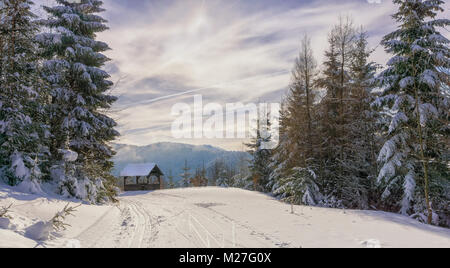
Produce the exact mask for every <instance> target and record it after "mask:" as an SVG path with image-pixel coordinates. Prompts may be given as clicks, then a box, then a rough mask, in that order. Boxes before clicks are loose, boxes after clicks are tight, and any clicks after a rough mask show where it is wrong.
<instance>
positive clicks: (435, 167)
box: [375, 0, 450, 224]
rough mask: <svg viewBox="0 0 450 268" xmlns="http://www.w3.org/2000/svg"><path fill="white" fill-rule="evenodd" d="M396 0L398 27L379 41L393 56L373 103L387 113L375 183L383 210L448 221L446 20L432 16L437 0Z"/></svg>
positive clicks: (449, 130)
mask: <svg viewBox="0 0 450 268" xmlns="http://www.w3.org/2000/svg"><path fill="white" fill-rule="evenodd" d="M394 3H395V4H397V5H398V6H399V9H398V11H397V13H395V14H394V15H393V18H394V19H395V20H396V21H397V23H398V24H399V26H398V29H397V30H395V31H394V32H392V33H390V34H388V35H386V36H385V37H384V39H383V41H382V44H383V45H384V46H385V48H386V51H387V52H388V53H391V54H393V57H392V58H391V59H390V60H389V62H388V63H387V66H388V67H387V69H386V70H385V71H384V72H383V73H382V74H381V75H380V81H381V83H382V85H383V88H384V92H383V96H382V97H380V98H379V99H378V100H377V102H376V103H375V105H376V106H377V107H379V108H380V111H381V112H383V113H384V114H385V115H386V116H388V117H389V118H390V120H389V121H388V123H387V124H386V125H385V126H384V129H383V134H384V136H385V139H386V142H385V144H384V146H383V148H382V149H381V152H380V154H379V158H378V160H379V162H380V163H381V164H382V168H381V171H380V173H379V176H378V184H379V187H380V189H381V190H382V191H383V195H382V198H383V204H384V206H385V207H386V209H389V210H393V211H395V210H400V212H401V213H402V214H404V215H412V216H413V217H417V218H419V219H422V220H423V221H425V222H428V223H429V224H431V223H432V222H434V223H442V222H446V221H447V222H448V217H449V215H448V213H447V214H446V213H445V210H447V209H448V207H449V196H450V194H449V190H448V189H449V183H450V182H449V179H448V178H449V177H450V174H449V169H448V164H449V159H448V150H449V147H448V135H449V133H450V128H449V123H448V122H449V117H450V106H449V95H448V92H447V93H445V92H444V91H445V90H444V88H445V87H444V84H445V79H448V72H447V73H446V72H445V70H448V68H449V63H450V61H449V54H450V53H449V47H448V45H449V40H448V39H446V38H445V37H443V36H442V35H441V34H440V32H439V31H438V28H441V27H446V26H448V25H449V24H450V20H448V19H437V18H436V17H437V15H438V13H439V12H443V11H444V9H443V8H442V5H443V4H444V2H443V1H440V0H429V1H421V0H414V1H412V0H409V1H404V0H394ZM447 81H448V80H447ZM447 89H448V87H447ZM446 151H447V153H446ZM446 218H447V219H446Z"/></svg>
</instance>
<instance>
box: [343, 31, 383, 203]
mask: <svg viewBox="0 0 450 268" xmlns="http://www.w3.org/2000/svg"><path fill="white" fill-rule="evenodd" d="M370 54H371V51H370V50H369V49H368V43H367V34H366V33H365V32H364V31H363V30H361V31H360V32H359V33H357V34H356V37H355V42H354V47H353V51H352V58H351V62H350V64H349V68H348V73H349V76H350V84H349V92H348V93H347V97H346V99H347V101H346V107H347V112H346V114H345V117H346V124H345V125H344V126H343V127H344V128H345V129H346V132H345V134H344V137H345V143H344V144H345V146H344V150H343V151H344V161H343V163H341V165H342V167H341V170H342V171H343V173H344V176H345V184H343V189H342V191H341V192H342V196H340V199H342V200H343V203H344V205H345V206H346V207H350V208H360V209H368V208H369V206H370V205H372V204H373V203H374V199H376V197H375V196H374V194H373V191H372V190H373V189H374V184H373V181H374V178H375V177H376V176H377V165H376V154H377V150H378V144H377V137H376V131H377V130H376V125H375V119H376V113H375V111H373V110H372V109H371V106H370V104H371V102H372V101H373V100H374V98H375V96H374V94H373V93H372V91H373V90H374V88H375V73H376V70H377V65H376V64H375V63H373V62H369V60H368V59H369V56H370ZM342 179H344V178H342Z"/></svg>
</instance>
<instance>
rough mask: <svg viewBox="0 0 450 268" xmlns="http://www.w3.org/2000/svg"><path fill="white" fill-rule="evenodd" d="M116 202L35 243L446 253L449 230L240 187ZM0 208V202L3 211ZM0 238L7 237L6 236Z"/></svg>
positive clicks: (46, 207)
mask: <svg viewBox="0 0 450 268" xmlns="http://www.w3.org/2000/svg"><path fill="white" fill-rule="evenodd" d="M1 191H2V189H1V188H0V193H1ZM119 200H120V204H118V205H117V206H100V207H96V206H82V207H80V208H79V211H77V212H76V213H75V215H76V216H75V217H70V218H68V223H69V224H70V225H71V226H72V227H69V228H68V230H67V231H64V232H62V233H61V234H59V235H57V236H54V237H52V239H51V240H50V241H47V242H46V243H38V244H37V245H39V246H45V247H70V246H76V247H85V248H105V247H117V248H159V247H169V248H171V247H172V248H205V247H213V248H220V247H226V248H231V247H233V246H235V247H243V248H246V247H247V248H273V247H294V248H296V247H297V248H298V247H424V246H425V247H450V230H448V229H443V228H437V227H431V226H426V225H423V224H420V223H418V222H415V221H413V220H411V219H409V218H406V217H403V216H400V215H396V214H391V213H384V212H373V211H343V210H334V209H324V208H309V207H302V206H296V207H295V209H294V210H295V213H294V214H291V208H290V205H288V204H284V203H281V202H279V201H277V200H275V199H273V198H271V197H269V196H267V195H263V194H260V193H255V192H248V191H244V190H239V189H222V188H194V189H175V190H163V191H155V192H134V193H125V194H123V195H122V196H120V198H119ZM7 201H8V202H11V201H15V202H17V204H16V205H15V206H14V210H15V212H17V213H18V214H17V217H18V218H20V219H22V220H23V219H24V218H26V217H28V218H29V219H31V218H33V219H35V218H39V216H40V217H41V218H42V214H45V217H44V219H45V218H48V217H49V216H51V215H53V213H54V212H55V211H58V210H59V209H60V207H61V206H63V205H64V204H65V203H64V201H62V200H56V199H52V200H50V199H45V198H36V200H33V201H20V200H13V199H8V200H7ZM4 202H5V200H2V199H0V205H4V204H5V203H4ZM36 209H39V211H35V210H36ZM30 213H31V214H30ZM33 213H35V214H33ZM23 222H25V223H26V220H25V221H24V220H23ZM30 222H31V220H30ZM0 231H1V230H0ZM4 232H11V235H9V233H4ZM4 232H3V234H4V235H5V237H15V236H17V234H20V230H19V231H16V232H15V233H16V234H14V235H13V233H12V231H4ZM1 234H2V232H0V235H1ZM6 234H8V235H6ZM0 240H1V239H0ZM26 242H27V243H25V242H23V245H24V247H29V245H30V244H33V243H31V242H34V241H32V240H29V241H26ZM5 243H6V244H5ZM34 243H36V242H34ZM5 245H6V246H7V245H8V244H7V241H0V247H2V246H5ZM11 245H17V241H14V243H13V241H11Z"/></svg>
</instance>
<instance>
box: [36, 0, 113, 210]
mask: <svg viewBox="0 0 450 268" xmlns="http://www.w3.org/2000/svg"><path fill="white" fill-rule="evenodd" d="M56 2H57V5H56V6H53V7H44V9H45V11H46V12H47V13H48V15H49V18H48V19H47V20H44V21H43V22H42V24H43V25H44V26H46V27H47V28H48V29H50V30H51V33H44V34H41V35H39V36H38V41H39V43H40V44H41V46H42V48H44V49H45V52H44V53H43V56H44V57H45V58H46V61H45V62H44V67H43V69H44V70H43V76H44V78H45V80H46V81H48V83H49V84H50V85H51V97H52V99H51V104H50V105H49V114H50V125H51V130H52V137H51V143H50V152H51V154H52V167H51V173H52V178H53V179H54V180H55V182H56V183H58V185H59V192H60V193H61V194H63V195H67V196H74V197H76V198H79V199H84V200H88V201H91V202H103V201H107V200H110V199H111V198H113V197H114V195H115V193H116V188H115V186H114V178H113V177H112V175H110V171H111V168H112V166H113V163H112V161H111V160H110V159H111V157H112V156H113V155H114V152H113V150H112V148H111V146H110V145H109V142H110V141H112V140H114V139H115V137H117V136H118V135H119V134H118V133H117V131H115V130H114V127H115V126H116V123H115V122H114V120H113V119H111V118H110V117H108V116H107V115H106V111H107V110H108V109H109V108H110V107H111V105H112V104H113V103H114V102H115V101H116V100H117V98H116V97H114V96H111V95H109V93H108V91H109V90H110V89H111V87H112V85H113V83H112V82H111V81H109V80H107V79H108V78H109V77H110V76H109V74H108V73H106V72H105V71H103V70H102V69H101V68H102V67H103V65H104V64H105V63H106V62H107V61H108V60H109V59H108V58H107V57H106V56H105V55H103V54H102V52H104V51H106V50H108V49H109V47H108V45H107V44H106V43H104V42H100V41H97V40H96V33H98V32H102V31H105V30H107V29H108V28H107V26H106V25H105V23H106V21H105V20H104V19H103V18H102V17H100V16H98V15H97V13H99V12H102V11H104V9H103V8H102V7H101V6H102V4H103V3H102V1H97V0H81V1H64V0H57V1H56ZM75 156H76V159H74V158H75Z"/></svg>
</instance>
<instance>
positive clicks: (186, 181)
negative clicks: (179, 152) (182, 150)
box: [181, 160, 191, 188]
mask: <svg viewBox="0 0 450 268" xmlns="http://www.w3.org/2000/svg"><path fill="white" fill-rule="evenodd" d="M189 170H191V168H190V167H189V166H188V162H187V160H184V167H183V173H182V174H181V178H182V180H181V187H184V188H187V187H189V186H190V185H191V174H190V173H189Z"/></svg>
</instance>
